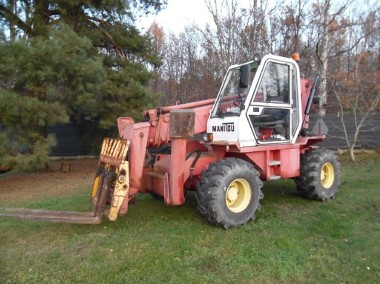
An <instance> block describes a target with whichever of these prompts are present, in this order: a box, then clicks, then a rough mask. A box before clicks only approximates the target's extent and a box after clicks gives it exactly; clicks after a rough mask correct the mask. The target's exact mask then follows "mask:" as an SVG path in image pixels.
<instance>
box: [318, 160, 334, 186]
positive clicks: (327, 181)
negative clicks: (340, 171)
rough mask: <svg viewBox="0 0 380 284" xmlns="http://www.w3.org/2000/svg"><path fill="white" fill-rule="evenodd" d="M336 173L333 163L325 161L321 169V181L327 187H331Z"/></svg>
mask: <svg viewBox="0 0 380 284" xmlns="http://www.w3.org/2000/svg"><path fill="white" fill-rule="evenodd" d="M334 179H335V174H334V167H333V165H332V164H331V163H325V164H324V165H323V166H322V169H321V183H322V186H323V187H324V188H326V189H328V188H330V187H331V186H332V184H333V183H334Z"/></svg>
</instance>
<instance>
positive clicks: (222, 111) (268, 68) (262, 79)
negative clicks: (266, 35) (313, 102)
mask: <svg viewBox="0 0 380 284" xmlns="http://www.w3.org/2000/svg"><path fill="white" fill-rule="evenodd" d="M299 106H300V76H299V69H298V65H297V63H296V62H295V61H294V60H292V59H289V58H284V57H279V56H274V55H266V56H265V57H264V58H263V59H262V60H260V59H256V60H254V61H250V62H247V63H244V64H241V65H234V66H231V67H230V68H229V70H228V72H227V74H226V76H225V79H224V81H223V84H222V87H221V89H220V92H219V94H218V97H217V99H216V101H215V104H214V107H213V108H212V110H211V113H210V118H209V120H208V124H207V132H208V133H212V134H213V142H214V143H217V144H221V143H222V144H227V145H228V144H237V145H238V146H239V147H244V146H254V145H257V144H270V143H294V142H295V140H296V138H297V136H298V132H299V130H300V128H301V115H302V114H301V111H300V110H299Z"/></svg>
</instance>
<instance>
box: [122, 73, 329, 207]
mask: <svg viewBox="0 0 380 284" xmlns="http://www.w3.org/2000/svg"><path fill="white" fill-rule="evenodd" d="M301 86H302V88H301V90H302V96H301V99H302V108H304V107H305V106H306V103H307V98H308V95H309V92H310V89H311V82H310V81H309V80H302V83H301ZM214 101H215V100H214V99H212V100H205V101H200V102H196V103H190V104H183V105H176V106H171V107H163V108H159V109H151V110H148V111H146V112H145V113H144V114H145V117H146V118H147V120H148V119H149V122H141V123H133V120H132V119H131V118H125V117H124V118H119V119H118V128H119V133H120V136H121V138H123V139H128V140H130V142H131V143H130V151H129V154H128V160H129V165H130V191H129V200H130V199H131V198H133V196H134V195H135V194H136V193H137V192H142V193H148V192H150V193H154V194H156V195H159V196H162V197H163V199H164V201H165V204H167V205H172V206H175V205H182V204H183V203H184V201H185V199H184V192H185V187H186V189H194V187H195V184H196V182H197V181H198V180H200V178H201V175H202V172H203V171H204V170H205V169H207V168H208V166H209V164H210V163H213V162H216V161H218V160H221V159H223V158H225V157H238V158H241V159H244V160H246V161H249V162H251V163H252V164H254V165H255V167H256V168H257V169H258V170H259V172H260V177H261V179H262V180H272V179H278V178H293V177H297V176H299V172H300V159H299V157H300V154H301V153H304V152H305V151H306V150H307V149H309V148H312V147H313V146H312V145H313V144H315V143H317V142H319V141H321V140H323V139H324V136H317V137H299V138H298V140H297V142H296V143H295V144H278V145H274V144H272V145H265V146H253V147H244V148H238V146H237V145H228V146H227V145H225V144H224V145H223V144H220V143H219V145H218V144H217V143H210V144H206V143H204V142H200V141H197V140H195V139H185V138H175V139H174V138H173V139H171V138H170V136H169V132H170V131H169V130H170V111H172V110H181V109H182V110H183V109H191V110H192V111H193V112H194V116H195V119H194V134H199V133H204V132H206V129H207V120H208V117H209V113H210V110H211V108H212V106H213V103H214ZM163 145H170V147H171V151H170V154H165V153H156V154H155V158H154V161H153V162H150V163H149V162H148V160H149V156H150V154H149V152H148V148H153V149H160V147H162V146H163ZM127 202H128V200H126V203H127ZM127 205H128V204H123V206H122V210H121V214H125V212H126V210H127V208H128V207H127ZM123 210H124V211H123Z"/></svg>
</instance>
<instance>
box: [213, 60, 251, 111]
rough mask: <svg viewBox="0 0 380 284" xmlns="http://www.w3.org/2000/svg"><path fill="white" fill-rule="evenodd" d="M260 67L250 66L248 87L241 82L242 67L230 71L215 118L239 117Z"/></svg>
mask: <svg viewBox="0 0 380 284" xmlns="http://www.w3.org/2000/svg"><path fill="white" fill-rule="evenodd" d="M257 67H258V65H257V64H255V63H251V64H249V80H248V86H247V85H244V84H242V82H241V78H240V77H241V71H240V70H241V68H240V66H238V67H236V68H233V69H230V70H229V71H228V74H227V78H226V80H225V83H224V84H223V86H222V91H221V94H220V96H219V98H218V102H217V105H216V107H215V108H214V110H213V113H212V116H213V117H224V116H239V115H240V112H241V111H242V110H243V109H244V103H245V100H246V98H247V95H248V92H249V89H250V87H251V83H252V80H253V77H254V76H255V73H256V70H257Z"/></svg>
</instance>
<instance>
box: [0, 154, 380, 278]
mask: <svg viewBox="0 0 380 284" xmlns="http://www.w3.org/2000/svg"><path fill="white" fill-rule="evenodd" d="M379 156H380V155H379V154H378V153H377V154H376V155H359V156H358V159H359V162H358V163H356V164H352V163H350V162H348V161H347V159H346V157H343V159H342V160H343V164H344V165H343V168H342V172H343V183H342V185H341V187H340V192H339V194H338V196H337V198H336V199H335V200H333V201H331V202H325V203H322V202H315V201H310V200H307V199H303V198H301V197H299V196H298V195H297V193H296V191H295V186H294V183H293V182H292V181H278V182H272V183H267V184H265V185H264V188H263V192H264V195H265V197H264V199H263V200H262V210H261V211H260V212H259V213H258V214H257V219H256V220H255V221H253V222H250V223H249V224H248V225H246V226H244V227H241V228H237V229H231V230H223V229H220V228H216V227H213V226H210V225H208V224H207V223H206V222H205V221H204V220H203V219H202V218H201V216H200V215H199V214H198V213H197V212H196V210H195V206H196V205H195V200H194V196H193V195H191V194H190V196H189V197H188V199H187V202H186V205H185V206H183V207H176V208H169V207H165V206H164V205H163V204H161V203H160V202H159V201H156V200H153V199H152V198H150V196H145V195H142V196H139V201H138V203H137V205H134V206H131V207H130V210H129V212H128V214H127V215H126V216H124V217H120V218H119V220H118V221H117V222H116V223H111V222H109V221H105V222H104V223H102V224H101V225H95V226H90V225H88V226H87V225H67V224H53V223H43V222H35V221H27V220H19V219H11V218H0V283H23V282H24V283H72V282H80V283H186V282H188V283H274V282H276V283H378V282H379V279H380V223H379V222H380V194H379V190H380V175H379V173H380V158H379ZM22 205H23V206H27V207H30V208H41V207H43V208H49V209H58V210H60V209H67V210H80V211H86V210H89V208H90V205H89V204H88V192H87V189H83V190H82V191H81V192H79V193H78V194H77V195H74V196H72V197H70V198H58V197H57V198H56V199H45V200H40V201H38V202H37V201H36V202H34V203H28V204H22ZM0 206H5V204H1V201H0Z"/></svg>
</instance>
